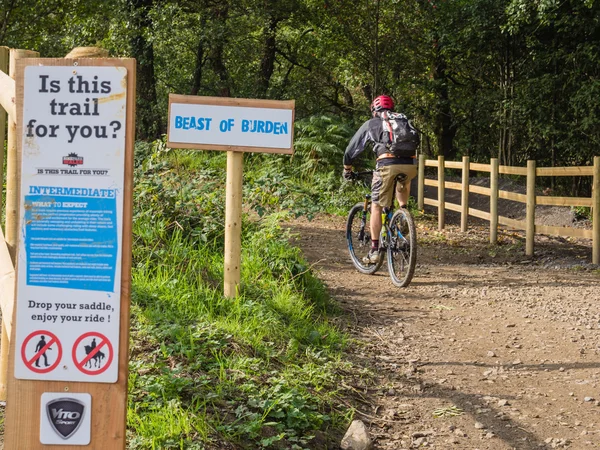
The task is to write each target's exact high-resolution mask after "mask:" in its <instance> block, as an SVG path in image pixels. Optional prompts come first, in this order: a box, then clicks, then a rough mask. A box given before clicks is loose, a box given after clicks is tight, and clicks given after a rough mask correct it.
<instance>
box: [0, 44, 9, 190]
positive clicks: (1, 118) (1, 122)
mask: <svg viewBox="0 0 600 450" xmlns="http://www.w3.org/2000/svg"><path fill="white" fill-rule="evenodd" d="M9 54H10V52H9V49H8V47H0V71H1V72H4V73H6V74H7V73H8V59H9ZM6 118H7V116H6V111H5V110H4V108H2V106H0V184H4V141H5V140H6Z"/></svg>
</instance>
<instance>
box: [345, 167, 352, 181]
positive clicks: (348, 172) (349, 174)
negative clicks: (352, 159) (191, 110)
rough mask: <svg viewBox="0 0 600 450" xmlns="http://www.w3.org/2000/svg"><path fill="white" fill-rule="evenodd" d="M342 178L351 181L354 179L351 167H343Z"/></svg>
mask: <svg viewBox="0 0 600 450" xmlns="http://www.w3.org/2000/svg"><path fill="white" fill-rule="evenodd" d="M344 179H346V180H348V181H351V180H353V179H354V173H353V172H352V167H350V168H346V167H344Z"/></svg>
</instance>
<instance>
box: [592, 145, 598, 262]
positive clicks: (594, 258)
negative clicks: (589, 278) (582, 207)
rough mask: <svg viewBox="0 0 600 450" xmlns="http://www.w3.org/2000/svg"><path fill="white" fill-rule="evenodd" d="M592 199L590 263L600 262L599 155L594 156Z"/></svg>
mask: <svg viewBox="0 0 600 450" xmlns="http://www.w3.org/2000/svg"><path fill="white" fill-rule="evenodd" d="M592 199H593V206H592V227H593V228H592V235H593V238H592V264H600V156H594V179H593V189H592Z"/></svg>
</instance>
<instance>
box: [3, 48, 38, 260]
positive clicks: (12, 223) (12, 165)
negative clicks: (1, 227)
mask: <svg viewBox="0 0 600 450" xmlns="http://www.w3.org/2000/svg"><path fill="white" fill-rule="evenodd" d="M39 55H40V54H39V53H38V52H34V51H32V50H20V49H11V50H10V67H9V75H10V76H11V78H13V79H14V78H15V68H16V66H17V64H16V61H17V60H19V59H22V58H36V57H38V56H39ZM19 166H20V161H19V158H18V155H17V124H16V123H15V118H14V117H9V119H8V139H7V142H6V244H7V245H8V251H9V252H10V256H11V258H12V260H13V263H14V262H15V255H16V253H17V239H18V235H19V190H20V186H19V182H20V180H19Z"/></svg>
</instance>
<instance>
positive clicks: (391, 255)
mask: <svg viewBox="0 0 600 450" xmlns="http://www.w3.org/2000/svg"><path fill="white" fill-rule="evenodd" d="M389 232H390V236H389V240H390V242H388V248H387V264H388V270H389V272H390V277H391V278H392V283H394V285H395V286H398V287H406V286H408V285H409V284H410V282H411V280H412V278H413V275H414V274H415V267H416V266H417V229H416V227H415V221H414V220H413V217H412V215H411V214H410V212H409V211H408V210H407V209H405V208H400V209H399V210H397V211H396V212H395V213H394V215H393V216H392V220H391V221H390V224H389Z"/></svg>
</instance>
